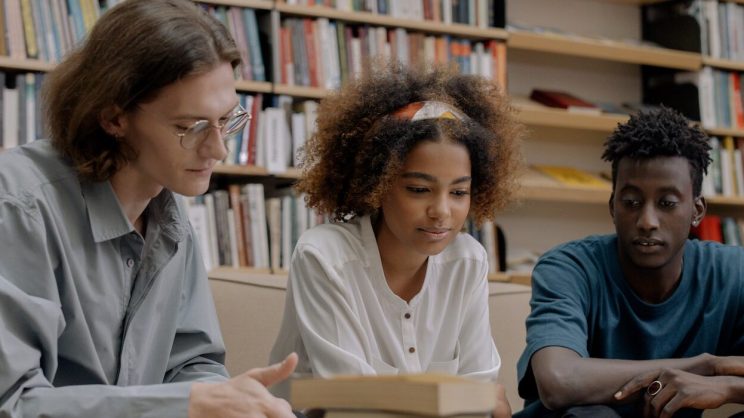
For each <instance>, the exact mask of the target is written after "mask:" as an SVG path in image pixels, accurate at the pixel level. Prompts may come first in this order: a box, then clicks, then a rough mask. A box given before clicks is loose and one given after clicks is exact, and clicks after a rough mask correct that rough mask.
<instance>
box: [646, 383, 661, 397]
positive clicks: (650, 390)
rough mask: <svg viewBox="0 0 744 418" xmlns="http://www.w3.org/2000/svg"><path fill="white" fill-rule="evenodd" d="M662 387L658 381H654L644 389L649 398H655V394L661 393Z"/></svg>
mask: <svg viewBox="0 0 744 418" xmlns="http://www.w3.org/2000/svg"><path fill="white" fill-rule="evenodd" d="M662 387H664V385H662V384H661V382H659V381H658V380H654V381H653V382H651V384H650V385H648V387H647V388H646V393H647V394H648V395H649V396H656V394H657V393H659V392H661V388H662Z"/></svg>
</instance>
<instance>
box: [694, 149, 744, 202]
mask: <svg viewBox="0 0 744 418" xmlns="http://www.w3.org/2000/svg"><path fill="white" fill-rule="evenodd" d="M710 146H711V152H710V156H711V158H712V162H711V164H710V167H708V175H706V176H705V178H704V179H703V190H702V192H703V195H704V196H727V197H734V196H739V197H744V159H742V158H744V138H732V137H730V136H727V137H723V138H717V137H713V138H711V139H710Z"/></svg>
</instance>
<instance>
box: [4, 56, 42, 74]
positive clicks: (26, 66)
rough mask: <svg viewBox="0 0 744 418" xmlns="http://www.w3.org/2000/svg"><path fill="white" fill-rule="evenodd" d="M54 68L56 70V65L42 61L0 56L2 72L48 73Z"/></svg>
mask: <svg viewBox="0 0 744 418" xmlns="http://www.w3.org/2000/svg"><path fill="white" fill-rule="evenodd" d="M52 68H54V64H52V63H49V62H45V61H41V60H36V59H21V58H11V57H4V56H0V70H20V71H38V72H46V71H49V70H51V69H52Z"/></svg>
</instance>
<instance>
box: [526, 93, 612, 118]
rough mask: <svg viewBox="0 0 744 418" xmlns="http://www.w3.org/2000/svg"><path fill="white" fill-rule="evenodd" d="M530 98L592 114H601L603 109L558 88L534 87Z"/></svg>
mask: <svg viewBox="0 0 744 418" xmlns="http://www.w3.org/2000/svg"><path fill="white" fill-rule="evenodd" d="M530 99H531V100H534V101H536V102H538V103H542V104H544V105H545V106H549V107H557V108H561V109H566V110H568V111H569V112H582V113H591V114H601V113H602V109H600V108H599V107H597V106H596V105H595V104H594V103H591V102H588V101H586V100H584V99H581V98H579V97H576V96H574V95H573V94H571V93H567V92H565V91H558V90H545V89H532V93H530Z"/></svg>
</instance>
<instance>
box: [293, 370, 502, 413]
mask: <svg viewBox="0 0 744 418" xmlns="http://www.w3.org/2000/svg"><path fill="white" fill-rule="evenodd" d="M290 394H291V403H292V405H293V407H295V408H300V409H303V408H322V409H344V410H367V411H386V412H398V413H407V414H421V415H430V416H447V415H467V414H485V413H487V412H489V411H492V410H493V409H494V407H495V406H496V385H495V383H491V382H483V381H477V380H471V379H467V378H464V377H458V376H451V375H445V374H411V375H386V376H336V377H332V378H329V379H297V380H293V381H292V382H291V390H290Z"/></svg>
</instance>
